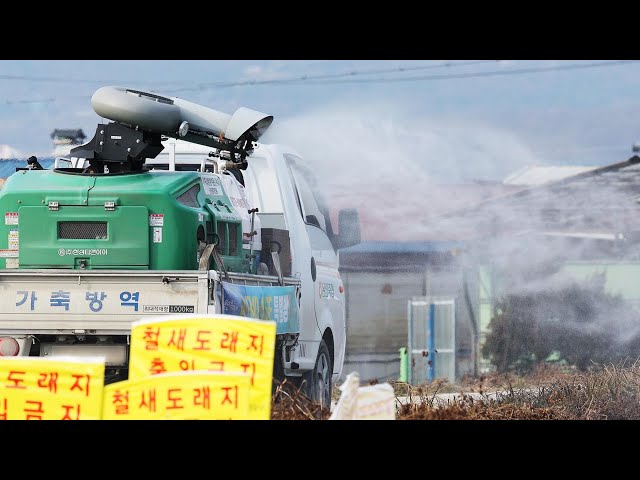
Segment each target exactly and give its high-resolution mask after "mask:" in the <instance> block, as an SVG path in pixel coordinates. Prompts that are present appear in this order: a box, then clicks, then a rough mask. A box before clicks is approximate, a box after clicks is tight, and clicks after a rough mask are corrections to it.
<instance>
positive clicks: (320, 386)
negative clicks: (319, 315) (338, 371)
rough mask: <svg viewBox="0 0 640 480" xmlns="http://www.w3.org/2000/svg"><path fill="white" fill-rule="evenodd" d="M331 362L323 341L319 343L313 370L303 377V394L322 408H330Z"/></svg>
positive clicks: (327, 348) (331, 386)
mask: <svg viewBox="0 0 640 480" xmlns="http://www.w3.org/2000/svg"><path fill="white" fill-rule="evenodd" d="M332 378H333V362H332V361H331V354H330V353H329V347H327V344H326V343H325V341H324V340H321V341H320V347H319V348H318V356H317V357H316V364H315V366H314V368H313V370H312V371H311V372H309V373H307V374H306V375H305V384H306V388H305V392H306V394H307V395H308V396H309V398H311V400H313V401H315V402H317V403H319V404H320V405H321V407H322V408H325V409H329V408H331V390H332V388H333V381H332Z"/></svg>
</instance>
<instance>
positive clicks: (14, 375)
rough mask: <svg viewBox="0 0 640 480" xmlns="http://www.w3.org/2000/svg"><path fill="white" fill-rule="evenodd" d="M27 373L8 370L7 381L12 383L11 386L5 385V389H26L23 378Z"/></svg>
mask: <svg viewBox="0 0 640 480" xmlns="http://www.w3.org/2000/svg"><path fill="white" fill-rule="evenodd" d="M26 373H27V372H21V371H17V370H9V374H8V375H7V380H8V381H10V382H13V385H7V388H27V387H25V386H24V385H23V383H24V378H20V377H23V376H24V375H25V374H26Z"/></svg>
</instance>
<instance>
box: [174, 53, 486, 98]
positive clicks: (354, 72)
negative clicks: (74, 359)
mask: <svg viewBox="0 0 640 480" xmlns="http://www.w3.org/2000/svg"><path fill="white" fill-rule="evenodd" d="M498 61H499V60H473V61H469V62H458V63H453V62H443V63H438V64H435V65H433V64H432V65H413V66H400V67H393V68H382V69H373V70H371V69H370V70H351V71H348V72H342V73H329V74H319V75H297V76H295V77H284V78H274V79H269V80H238V81H233V82H209V83H199V84H197V85H195V86H193V87H183V88H174V89H170V90H165V92H168V93H174V92H187V91H197V90H206V89H208V88H227V87H242V86H247V85H280V84H288V83H296V82H307V81H310V80H311V81H313V80H329V79H335V78H341V77H353V76H356V75H376V74H380V73H403V72H410V71H416V70H431V69H434V68H451V67H466V66H470V65H478V64H481V63H494V62H498Z"/></svg>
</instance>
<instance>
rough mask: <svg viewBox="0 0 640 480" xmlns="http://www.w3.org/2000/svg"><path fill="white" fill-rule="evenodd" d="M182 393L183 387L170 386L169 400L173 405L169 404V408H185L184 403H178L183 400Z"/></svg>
mask: <svg viewBox="0 0 640 480" xmlns="http://www.w3.org/2000/svg"><path fill="white" fill-rule="evenodd" d="M180 393H182V389H181V388H170V389H169V390H167V400H169V401H170V402H171V405H168V406H167V410H174V409H176V408H184V405H179V404H178V403H179V402H181V401H182V397H181V396H180Z"/></svg>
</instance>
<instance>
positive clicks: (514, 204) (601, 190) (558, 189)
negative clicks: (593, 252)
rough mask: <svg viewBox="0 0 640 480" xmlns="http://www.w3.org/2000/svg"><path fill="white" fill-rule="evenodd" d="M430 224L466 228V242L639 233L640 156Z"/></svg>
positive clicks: (477, 205) (478, 204)
mask: <svg viewBox="0 0 640 480" xmlns="http://www.w3.org/2000/svg"><path fill="white" fill-rule="evenodd" d="M430 224H431V226H432V228H436V227H437V228H441V229H444V230H446V231H457V230H458V228H456V226H460V225H463V226H464V227H465V229H466V233H467V236H466V238H472V237H489V236H495V235H499V234H502V233H511V234H513V233H516V232H520V233H521V232H527V231H528V232H534V231H535V232H538V233H541V232H563V233H565V234H568V233H573V234H576V233H580V234H586V235H587V236H592V237H593V238H595V237H596V236H602V235H605V234H606V235H609V237H611V236H610V234H611V233H614V234H617V233H619V232H626V233H627V234H630V233H632V232H638V233H640V157H638V156H633V157H631V158H630V159H628V160H625V161H623V162H619V163H614V164H611V165H607V166H604V167H598V168H593V169H589V170H587V171H584V172H582V173H578V174H576V175H573V176H570V177H565V178H562V179H560V180H556V181H551V182H547V183H545V184H542V185H539V186H533V187H529V188H523V189H521V190H519V191H516V192H513V193H510V194H507V195H503V196H501V197H495V198H491V199H487V200H484V201H481V202H478V203H477V204H475V205H473V206H471V207H465V208H461V209H458V210H456V211H451V212H447V213H446V214H444V215H442V216H440V217H438V218H434V219H431V220H430ZM634 235H635V234H634ZM602 238H604V237H602ZM611 238H618V236H617V235H614V236H613V237H611Z"/></svg>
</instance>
